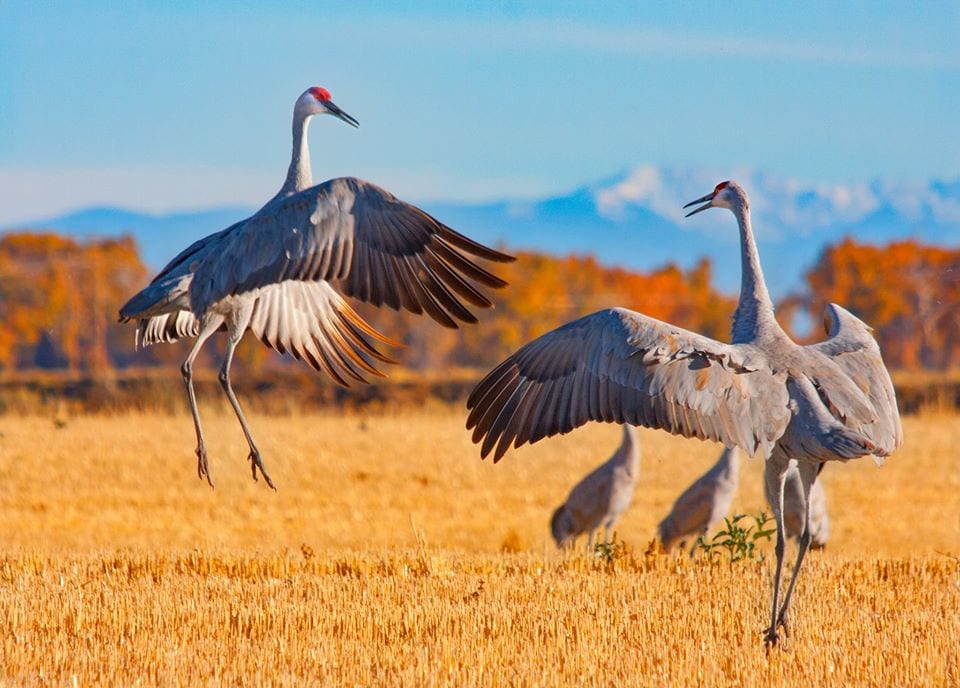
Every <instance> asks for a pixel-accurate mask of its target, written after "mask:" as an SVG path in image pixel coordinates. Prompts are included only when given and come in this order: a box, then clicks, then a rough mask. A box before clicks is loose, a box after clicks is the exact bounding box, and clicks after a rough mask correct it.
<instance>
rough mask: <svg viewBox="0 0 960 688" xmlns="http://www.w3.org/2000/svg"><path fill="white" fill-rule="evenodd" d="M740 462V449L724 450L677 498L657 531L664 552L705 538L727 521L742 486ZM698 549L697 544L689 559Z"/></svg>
mask: <svg viewBox="0 0 960 688" xmlns="http://www.w3.org/2000/svg"><path fill="white" fill-rule="evenodd" d="M740 461H741V457H740V450H739V449H738V448H737V447H735V446H734V447H726V448H724V450H723V451H722V452H721V453H720V458H719V459H717V462H716V463H715V464H713V466H711V467H710V468H709V470H707V472H706V473H704V474H703V475H701V476H700V477H699V478H697V479H696V480H694V481H693V483H692V484H691V485H690V487H688V488H687V489H686V490H684V491H683V492H682V493H681V494H680V496H679V497H677V501H675V502H674V503H673V508H671V509H670V513H669V514H667V516H666V518H664V519H663V520H662V521H660V525H659V526H658V527H657V532H658V534H659V536H660V542H661V544H662V545H663V548H664V550H666V551H667V552H669V551H670V550H671V549H673V546H674V545H675V544H676V543H677V542H679V541H680V540H682V539H683V538H685V537H688V536H696V537H699V536H701V535H706V534H707V533H709V532H710V531H711V530H712V529H713V527H714V526H715V525H717V524H718V523H720V521H722V520H723V519H724V518H725V517H726V515H727V513H728V512H729V511H730V505H731V504H733V498H734V496H735V495H736V494H737V487H738V486H739V484H740ZM696 548H697V544H696V542H694V544H693V546H692V547H691V548H690V556H693V553H694V551H695V550H696Z"/></svg>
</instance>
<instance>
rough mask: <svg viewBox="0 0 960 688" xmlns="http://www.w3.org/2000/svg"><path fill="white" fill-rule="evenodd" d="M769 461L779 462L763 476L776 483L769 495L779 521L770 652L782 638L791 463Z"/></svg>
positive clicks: (768, 466) (768, 632)
mask: <svg viewBox="0 0 960 688" xmlns="http://www.w3.org/2000/svg"><path fill="white" fill-rule="evenodd" d="M767 461H776V462H777V463H776V465H770V464H768V465H767V466H766V470H765V471H764V475H763V479H764V480H767V481H774V482H773V485H772V487H773V489H772V490H768V494H773V495H776V500H775V501H774V503H773V504H772V505H771V506H772V507H773V515H774V518H776V521H777V544H776V547H775V549H774V551H775V552H776V555H777V567H776V573H775V574H774V578H773V605H772V611H771V613H770V628H768V629H767V635H766V637H765V638H764V640H763V642H764V644H765V645H766V646H767V650H769V649H770V648H771V647H773V646H774V645H776V644H777V643H778V642H780V636H779V635H777V610H778V608H779V606H780V578H781V574H782V573H783V555H784V552H785V551H786V547H787V543H786V528H785V527H784V523H783V488H784V484H785V483H786V479H787V469H788V467H789V463H788V462H781V461H778V460H777V459H775V458H774V457H770V458H768V459H767Z"/></svg>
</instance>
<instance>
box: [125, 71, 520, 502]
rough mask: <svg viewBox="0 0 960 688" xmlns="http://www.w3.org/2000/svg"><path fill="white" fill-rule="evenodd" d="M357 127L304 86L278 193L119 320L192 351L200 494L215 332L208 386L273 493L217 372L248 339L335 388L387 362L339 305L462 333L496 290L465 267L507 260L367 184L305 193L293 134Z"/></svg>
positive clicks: (186, 256) (225, 376)
mask: <svg viewBox="0 0 960 688" xmlns="http://www.w3.org/2000/svg"><path fill="white" fill-rule="evenodd" d="M320 114H328V115H333V116H334V117H337V118H339V119H341V120H343V121H344V122H346V123H347V124H350V125H352V126H355V127H356V126H359V125H358V123H357V121H356V120H355V119H354V118H353V117H351V116H350V115H348V114H347V113H346V112H344V111H343V110H341V109H340V108H339V107H337V106H336V105H335V104H334V103H333V101H332V100H331V98H330V93H329V92H328V91H327V90H326V89H323V88H320V87H318V86H314V87H312V88H309V89H307V90H306V91H304V92H303V94H302V95H301V96H300V97H299V98H298V99H297V102H296V104H295V105H294V108H293V154H292V157H291V160H290V167H289V169H288V171H287V178H286V180H285V181H284V183H283V186H282V187H281V188H280V191H279V192H278V193H277V195H276V196H274V197H273V198H272V199H270V200H269V201H268V202H267V204H266V205H264V206H263V207H262V208H261V209H260V210H258V211H257V212H256V213H254V214H253V215H252V216H251V217H249V218H247V219H246V220H241V221H240V222H237V223H236V224H234V225H232V226H230V227H228V228H226V229H224V230H222V231H220V232H217V233H216V234H211V235H210V236H208V237H205V238H203V239H200V240H199V241H197V242H195V243H193V244H192V245H191V246H189V247H188V248H187V249H186V250H184V251H182V252H181V253H180V254H179V255H178V256H177V257H175V258H174V259H173V260H172V261H170V263H169V264H167V266H166V267H165V268H163V270H161V271H160V274H158V275H157V276H156V277H155V278H154V279H153V281H152V282H151V283H150V285H149V286H147V287H146V288H145V289H143V291H141V292H140V293H138V294H136V295H135V296H134V297H133V298H131V299H130V301H128V302H127V304H126V305H125V306H123V308H121V309H120V320H121V322H125V321H127V320H137V321H138V325H137V337H136V341H137V344H138V345H141V346H147V345H150V344H154V343H156V342H169V341H173V340H175V339H179V338H181V337H187V336H189V337H195V338H196V341H195V342H194V344H193V348H191V349H190V353H189V354H188V355H187V359H186V360H185V361H184V363H183V366H182V368H181V372H182V373H183V379H184V382H185V384H186V387H187V397H188V399H189V401H190V410H191V412H192V413H193V422H194V427H195V429H196V433H197V450H196V453H197V472H198V474H199V475H200V477H201V478H203V477H206V479H207V481H208V482H209V483H210V485H211V486H212V485H213V481H212V479H211V476H210V469H209V466H208V465H207V452H206V449H205V446H204V441H203V431H202V430H201V428H200V415H199V413H198V411H197V401H196V396H195V395H194V391H193V362H194V359H196V357H197V354H198V353H199V352H200V348H201V347H202V346H203V343H204V342H205V341H206V340H207V338H208V337H210V336H211V335H212V334H213V333H214V332H216V331H217V330H226V332H227V349H226V355H225V356H224V359H223V365H222V366H221V368H220V383H221V385H222V386H223V390H224V392H225V393H226V395H227V398H228V399H229V400H230V404H231V406H233V410H234V411H235V412H236V414H237V418H238V419H239V421H240V426H241V428H242V429H243V434H244V436H245V437H246V439H247V444H248V445H249V447H250V455H249V460H250V463H251V470H252V472H253V478H254V480H256V478H257V471H258V470H259V471H260V474H261V475H263V478H264V480H265V481H266V483H267V484H268V485H269V486H270V487H273V486H274V485H273V481H272V480H271V479H270V476H269V475H268V474H267V472H266V470H265V469H264V466H263V461H262V459H261V457H260V451H259V450H258V449H257V447H256V445H255V444H254V442H253V437H252V436H251V434H250V429H249V427H248V426H247V422H246V420H245V418H244V415H243V412H242V411H241V409H240V404H239V403H238V402H237V398H236V395H235V394H234V392H233V388H232V386H231V384H230V364H231V362H232V360H233V354H234V350H235V348H236V346H237V344H238V343H239V341H240V339H241V337H243V335H244V333H245V332H246V331H247V330H248V329H249V330H252V331H253V333H254V335H255V336H256V337H257V338H258V339H260V341H262V342H263V343H264V344H266V345H267V346H270V347H272V348H274V349H276V350H277V351H279V352H280V353H284V352H286V351H289V352H290V353H292V354H293V355H294V356H295V357H296V358H298V359H302V360H303V359H305V360H306V361H307V363H309V364H310V365H311V366H312V367H313V368H314V369H316V370H318V371H319V370H323V371H325V372H326V373H327V374H328V375H330V377H331V378H333V380H334V381H336V382H337V383H339V384H341V385H344V386H349V384H348V381H349V380H356V381H358V382H366V381H367V380H366V378H365V374H371V375H378V376H381V377H382V376H383V373H381V372H380V371H379V370H377V368H376V367H375V365H376V363H377V362H382V363H392V362H393V361H391V360H390V359H389V358H387V357H386V356H384V355H383V354H382V353H380V352H379V351H378V350H377V349H376V347H375V346H374V345H373V344H372V343H371V340H376V341H379V342H382V343H386V344H391V343H393V342H391V340H389V339H387V338H386V337H384V336H383V335H382V334H380V333H379V332H377V331H376V330H374V329H373V328H372V327H371V326H370V325H368V324H367V323H366V322H364V320H363V319H362V318H361V317H360V316H359V315H357V313H356V312H354V310H353V309H352V308H351V307H350V305H349V304H348V303H347V302H346V301H345V300H344V298H343V296H342V295H341V294H345V295H347V296H352V297H354V298H356V299H359V300H361V301H366V302H368V303H372V304H373V305H375V306H382V305H387V306H389V307H390V308H393V309H394V310H399V309H400V308H405V309H406V310H409V311H412V312H414V313H418V314H419V313H423V312H424V311H426V313H427V314H428V315H430V317H432V318H433V319H434V320H436V321H437V322H439V323H440V324H441V325H444V326H446V327H451V328H456V327H457V322H456V321H457V320H460V321H462V322H467V323H474V322H476V321H477V320H476V317H475V316H474V315H473V313H471V312H470V311H469V310H468V309H467V307H466V306H465V304H464V302H468V303H470V304H472V305H474V306H478V307H480V308H488V307H490V306H491V305H492V303H491V301H490V300H489V299H488V298H487V297H486V296H485V295H484V294H482V293H481V292H480V291H479V290H478V288H477V287H476V286H474V284H472V283H474V282H475V283H477V284H479V285H483V286H487V287H493V288H499V287H503V286H504V285H505V284H506V282H504V281H503V280H501V279H500V278H499V277H496V276H495V275H493V274H491V273H489V272H487V271H486V270H485V269H483V268H482V267H480V266H479V265H477V264H476V263H475V262H474V260H473V258H474V257H476V258H482V259H484V260H492V261H500V262H506V261H511V260H513V258H512V257H511V256H508V255H506V254H504V253H500V252H499V251H494V250H493V249H490V248H487V247H486V246H482V245H481V244H478V243H476V242H474V241H472V240H471V239H468V238H467V237H465V236H463V235H462V234H459V233H458V232H455V231H454V230H452V229H450V228H449V227H447V226H445V225H444V224H442V223H440V222H438V221H437V220H435V219H434V218H432V217H431V216H430V215H428V214H427V213H425V212H424V211H422V210H420V209H419V208H416V207H414V206H412V205H410V204H408V203H404V202H403V201H401V200H398V199H397V198H395V197H394V196H393V195H391V194H390V193H389V192H387V191H385V190H383V189H381V188H380V187H378V186H375V185H373V184H371V183H370V182H366V181H363V180H361V179H356V178H353V177H342V178H339V179H331V180H330V181H327V182H324V183H323V184H318V185H317V186H312V184H313V181H312V173H311V168H310V149H309V146H308V143H307V128H308V126H309V123H310V120H311V118H312V117H313V116H314V115H320Z"/></svg>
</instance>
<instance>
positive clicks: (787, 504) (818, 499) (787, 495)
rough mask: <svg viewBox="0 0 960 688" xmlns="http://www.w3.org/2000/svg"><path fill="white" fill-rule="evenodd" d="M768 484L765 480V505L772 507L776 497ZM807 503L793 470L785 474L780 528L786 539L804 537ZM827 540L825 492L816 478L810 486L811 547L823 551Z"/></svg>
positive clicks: (819, 480)
mask: <svg viewBox="0 0 960 688" xmlns="http://www.w3.org/2000/svg"><path fill="white" fill-rule="evenodd" d="M771 482H775V481H769V480H764V483H763V484H764V494H765V495H766V498H767V503H768V504H770V505H771V508H772V507H773V504H774V503H775V502H776V495H775V494H771V493H770V485H771ZM805 513H806V500H805V499H804V497H803V485H802V483H801V482H800V474H799V473H798V472H797V470H796V469H791V470H789V471H787V476H786V478H785V482H784V485H783V525H784V529H785V533H784V534H785V536H786V537H788V538H797V540H799V539H800V536H801V535H803V523H804V515H805ZM829 539H830V515H829V514H828V513H827V493H826V492H825V491H824V489H823V481H822V480H821V479H820V477H819V476H818V477H817V479H816V480H815V481H814V482H813V485H811V486H810V547H812V548H814V549H822V548H824V547H826V545H827V541H828V540H829Z"/></svg>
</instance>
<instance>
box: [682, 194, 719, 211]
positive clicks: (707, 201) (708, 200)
mask: <svg viewBox="0 0 960 688" xmlns="http://www.w3.org/2000/svg"><path fill="white" fill-rule="evenodd" d="M716 195H717V192H716V191H714V192H712V193H708V194H707V195H706V196H701V197H700V198H698V199H697V200H695V201H690V202H689V203H687V204H686V205H685V206H683V207H684V208H689V207H690V206H692V205H696V204H697V203H704V205H702V206H700V207H699V208H697V209H696V210H691V211H690V212H689V213H687V214H686V215H684V217H690V216H691V215H696V214H697V213H699V212H702V211H704V210H706V209H707V208H712V207H713V198H714V196H716Z"/></svg>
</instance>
